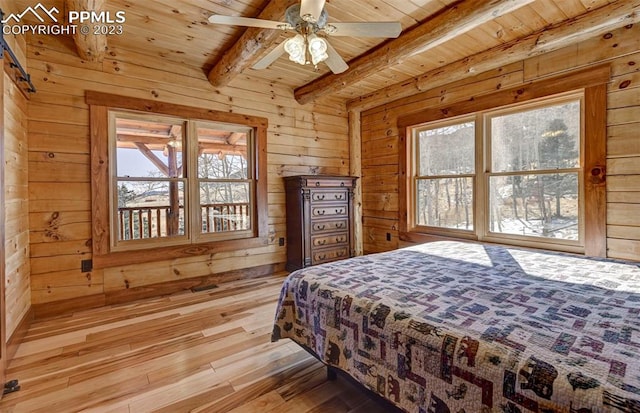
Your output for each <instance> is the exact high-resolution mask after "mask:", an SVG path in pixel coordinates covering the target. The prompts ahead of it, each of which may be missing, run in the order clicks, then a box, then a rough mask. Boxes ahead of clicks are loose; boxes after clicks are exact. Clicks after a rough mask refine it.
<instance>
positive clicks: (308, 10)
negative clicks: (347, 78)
mask: <svg viewBox="0 0 640 413" xmlns="http://www.w3.org/2000/svg"><path fill="white" fill-rule="evenodd" d="M325 1H326V0H301V1H300V4H294V5H293V6H290V7H289V8H288V9H287V11H286V12H285V22H279V21H274V20H263V19H253V18H249V17H235V16H223V15H220V14H214V15H212V16H211V17H209V22H210V23H215V24H227V25H238V26H249V27H260V28H265V29H278V30H285V31H286V30H292V31H295V32H296V35H295V36H294V37H291V38H288V39H287V40H285V41H283V42H282V43H280V44H279V45H278V46H277V47H275V48H274V49H273V50H271V51H270V52H269V53H267V54H266V55H265V56H264V57H263V58H262V59H260V60H258V61H257V62H256V63H255V64H254V65H253V66H252V68H253V69H265V68H266V67H268V66H269V65H270V64H271V63H273V62H274V61H275V60H276V59H277V58H278V57H280V55H282V54H283V53H284V52H287V54H288V55H289V59H290V60H292V61H294V62H296V63H299V64H301V65H305V64H313V65H314V66H316V67H317V65H318V63H320V62H325V64H326V65H327V66H328V67H329V69H331V71H332V72H333V73H342V72H344V71H345V70H347V69H348V68H349V66H348V65H347V63H346V62H345V61H344V59H343V58H342V57H341V56H340V55H339V54H338V52H336V50H335V49H334V48H333V47H332V46H331V44H330V43H329V42H328V41H327V40H326V39H325V38H324V37H325V36H355V37H398V35H400V32H401V31H402V26H401V25H400V23H399V22H349V23H328V22H327V18H328V14H327V11H326V10H325V9H324V4H325Z"/></svg>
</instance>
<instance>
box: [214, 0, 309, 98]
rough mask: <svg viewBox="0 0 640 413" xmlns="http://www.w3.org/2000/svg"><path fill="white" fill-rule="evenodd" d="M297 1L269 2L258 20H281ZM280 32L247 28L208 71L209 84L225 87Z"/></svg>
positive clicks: (267, 46)
mask: <svg viewBox="0 0 640 413" xmlns="http://www.w3.org/2000/svg"><path fill="white" fill-rule="evenodd" d="M297 2H298V0H271V2H270V3H269V4H268V5H267V6H266V7H265V8H264V10H263V11H262V12H261V13H260V15H258V18H259V19H264V20H281V19H282V18H283V16H284V12H285V11H286V10H287V8H288V7H289V6H291V5H293V4H295V3H297ZM280 33H281V32H280V30H273V29H261V28H257V27H249V28H247V29H246V30H245V32H244V33H243V34H242V36H240V38H239V39H238V41H237V42H235V43H234V44H233V46H231V47H230V48H229V49H228V50H227V51H226V52H225V53H224V54H223V55H222V58H220V60H218V61H217V62H216V64H215V65H214V66H213V68H211V70H210V71H209V75H208V76H207V77H208V78H209V82H211V84H212V85H213V86H215V87H222V86H226V85H228V84H229V82H231V80H232V79H233V78H234V77H235V76H237V75H239V74H240V73H242V71H244V70H245V69H247V68H248V67H250V66H251V65H253V63H254V62H255V61H256V60H257V59H258V58H259V57H260V55H261V54H262V52H263V51H265V50H267V49H268V48H269V46H271V44H273V42H275V41H276V39H277V38H278V36H280Z"/></svg>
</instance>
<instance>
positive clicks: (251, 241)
mask: <svg viewBox="0 0 640 413" xmlns="http://www.w3.org/2000/svg"><path fill="white" fill-rule="evenodd" d="M85 100H86V103H87V104H88V105H89V115H90V134H91V209H92V246H93V257H92V258H93V267H94V268H107V267H113V266H117V265H128V264H137V263H142V262H153V261H162V260H168V259H175V258H186V257H193V256H199V255H206V254H213V253H216V252H222V251H233V250H239V249H247V248H255V247H260V246H264V245H267V244H268V204H267V196H268V194H267V152H266V144H267V128H268V120H267V119H266V118H262V117H257V116H249V115H242V114H236V113H229V112H221V111H215V110H211V109H206V108H197V107H190V106H184V105H178V104H170V103H164V102H158V101H153V100H147V99H138V98H131V97H125V96H119V95H113V94H108V93H102V92H95V91H87V92H86V94H85ZM111 112H114V113H133V114H134V116H135V115H141V116H145V115H148V116H150V117H153V116H155V117H158V118H165V119H166V118H173V119H178V120H184V121H185V130H184V131H183V134H184V136H185V139H186V135H187V134H188V132H187V130H186V129H187V128H195V126H194V125H196V124H197V123H198V122H202V123H203V124H207V123H209V124H211V123H214V124H215V123H218V124H220V123H222V124H236V125H242V126H243V127H247V128H249V129H251V130H253V133H252V135H253V136H252V137H253V140H254V145H253V148H252V149H251V150H250V149H249V148H248V155H247V156H251V159H252V161H253V162H252V164H253V171H252V172H253V180H254V182H255V185H254V187H253V188H252V190H253V192H252V195H253V197H254V207H253V210H252V211H251V222H252V228H251V230H250V231H249V232H247V233H245V234H236V233H234V232H229V233H227V234H230V236H229V237H224V238H221V237H220V236H219V235H215V236H209V235H211V234H199V235H200V236H197V235H198V234H196V233H194V232H193V231H194V230H193V228H194V225H196V224H195V222H196V221H198V220H200V219H201V217H200V215H201V214H200V213H194V211H195V209H196V206H195V205H189V206H187V205H186V203H187V200H185V210H186V209H187V208H189V210H190V211H191V218H190V219H189V221H188V222H187V223H186V225H185V227H186V228H185V233H189V232H191V234H190V239H187V240H186V241H184V240H182V239H181V240H170V241H167V242H166V243H165V242H160V243H158V242H157V240H154V239H151V241H150V242H149V241H146V240H145V242H142V243H131V244H129V246H127V247H126V248H125V247H121V246H115V244H114V243H113V240H112V238H113V235H112V228H114V227H113V219H114V218H113V210H112V205H113V203H112V202H113V199H114V196H113V191H114V184H115V182H116V181H115V179H116V178H117V177H116V172H115V171H114V169H113V168H114V166H115V162H114V161H113V160H114V159H115V157H114V154H113V153H112V152H113V149H112V145H110V140H111V139H112V138H110V128H109V125H110V116H111V115H110V113H111ZM190 122H191V125H190ZM191 146H193V145H191ZM248 146H249V145H248ZM188 152H189V149H187V151H185V153H183V156H185V157H189V156H193V154H192V153H191V154H189V153H188ZM196 160H197V159H196ZM188 165H194V163H193V162H189V163H188ZM195 168H196V167H195V166H193V167H191V166H190V169H193V170H192V171H187V174H188V176H189V174H193V173H194V170H195ZM194 178H195V179H187V181H186V182H187V184H186V185H191V186H193V185H197V175H194ZM194 181H195V182H196V183H195V184H192V182H194ZM185 189H186V188H185ZM192 198H193V199H196V198H197V199H199V196H196V197H195V198H194V197H193V196H192ZM105 206H106V207H105ZM199 232H201V231H199ZM180 238H182V237H180ZM135 241H138V240H135ZM127 242H128V243H129V242H130V241H127ZM135 244H146V245H135Z"/></svg>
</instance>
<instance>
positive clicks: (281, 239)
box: [278, 237, 284, 247]
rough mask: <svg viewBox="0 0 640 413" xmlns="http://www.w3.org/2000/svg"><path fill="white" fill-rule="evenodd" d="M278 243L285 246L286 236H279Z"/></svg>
mask: <svg viewBox="0 0 640 413" xmlns="http://www.w3.org/2000/svg"><path fill="white" fill-rule="evenodd" d="M278 245H279V246H281V247H284V238H282V237H280V238H278Z"/></svg>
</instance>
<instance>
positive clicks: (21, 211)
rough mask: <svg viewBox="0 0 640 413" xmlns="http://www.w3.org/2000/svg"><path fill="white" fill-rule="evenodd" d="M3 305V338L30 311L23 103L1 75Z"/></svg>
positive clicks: (26, 159) (25, 132) (26, 161)
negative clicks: (3, 186) (2, 86)
mask: <svg viewBox="0 0 640 413" xmlns="http://www.w3.org/2000/svg"><path fill="white" fill-rule="evenodd" d="M3 75H4V76H5V79H4V128H5V129H4V139H5V140H4V161H5V164H4V184H5V205H4V209H5V242H4V251H5V278H6V282H5V305H6V310H7V311H6V317H7V318H6V322H7V337H11V335H12V334H13V332H14V331H15V329H16V327H17V326H18V324H19V323H20V322H21V321H22V319H23V317H24V316H25V315H26V314H27V312H28V311H29V308H30V307H31V287H30V285H31V281H30V273H31V270H30V264H29V194H28V188H27V185H28V163H29V154H28V151H27V149H28V148H27V99H26V98H25V97H24V95H23V94H22V93H21V92H20V90H19V89H18V87H17V86H16V85H15V83H13V81H12V80H11V79H10V78H9V76H8V75H6V74H4V73H3Z"/></svg>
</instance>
